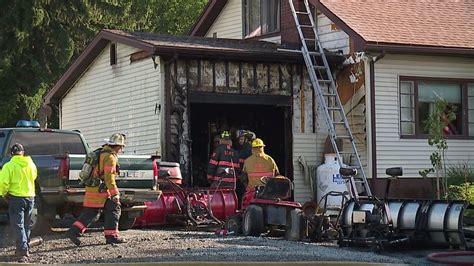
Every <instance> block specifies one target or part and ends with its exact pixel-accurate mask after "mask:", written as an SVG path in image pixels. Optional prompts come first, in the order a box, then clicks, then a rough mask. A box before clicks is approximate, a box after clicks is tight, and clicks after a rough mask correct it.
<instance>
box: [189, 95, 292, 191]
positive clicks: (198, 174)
mask: <svg viewBox="0 0 474 266" xmlns="http://www.w3.org/2000/svg"><path fill="white" fill-rule="evenodd" d="M190 107H191V110H190V114H191V139H192V145H191V148H192V150H191V154H192V173H193V175H192V176H193V180H192V183H193V185H194V186H208V185H209V184H208V182H207V166H208V163H209V157H210V154H211V152H212V151H213V144H212V142H213V139H214V138H215V137H216V136H218V135H219V134H220V133H221V132H222V131H223V130H229V131H230V133H231V134H232V141H233V143H235V142H236V139H235V134H236V131H237V130H239V129H247V130H250V131H253V132H255V134H256V135H257V138H261V139H262V140H263V141H264V142H265V145H266V146H265V153H267V154H268V155H270V156H272V158H273V159H274V160H275V162H276V163H277V165H278V168H279V170H280V173H281V174H283V175H285V176H287V177H289V178H292V176H290V173H292V169H290V168H291V162H292V158H291V145H292V143H291V120H290V119H291V115H290V111H291V109H290V107H289V106H278V105H261V104H215V103H191V105H190Z"/></svg>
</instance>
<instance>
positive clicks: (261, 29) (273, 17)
mask: <svg viewBox="0 0 474 266" xmlns="http://www.w3.org/2000/svg"><path fill="white" fill-rule="evenodd" d="M243 3H244V4H243V6H244V37H245V38H251V37H255V36H261V35H265V34H269V33H273V32H278V31H279V30H280V0H244V2H243Z"/></svg>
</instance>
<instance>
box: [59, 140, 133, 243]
mask: <svg viewBox="0 0 474 266" xmlns="http://www.w3.org/2000/svg"><path fill="white" fill-rule="evenodd" d="M124 146H125V135H123V134H119V133H115V134H113V135H112V136H111V137H110V138H109V139H106V140H105V145H104V146H103V148H102V151H101V153H100V156H99V163H98V165H97V166H96V167H95V168H94V170H93V172H92V176H93V178H98V179H100V180H98V181H99V182H93V183H95V184H98V185H93V186H87V185H86V194H85V196H84V203H83V206H84V209H83V211H82V213H81V215H80V216H79V218H78V219H77V221H76V222H74V223H73V224H72V226H71V227H70V228H69V230H68V232H67V236H68V237H69V239H71V241H72V242H73V243H74V244H76V245H77V246H79V245H80V244H81V241H80V240H79V238H78V237H79V236H80V235H81V234H82V233H84V232H85V230H86V228H87V227H88V226H89V225H90V224H91V222H93V221H95V220H97V219H98V218H99V217H100V214H101V212H102V211H104V218H105V219H104V235H105V239H106V243H107V244H120V243H125V241H124V240H123V239H121V238H119V237H118V233H119V232H118V223H119V219H120V213H121V208H120V193H119V190H118V187H117V184H116V180H115V178H116V176H117V174H118V160H117V154H118V153H119V152H120V151H121V150H122V149H123V147H124Z"/></svg>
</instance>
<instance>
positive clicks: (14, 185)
mask: <svg viewBox="0 0 474 266" xmlns="http://www.w3.org/2000/svg"><path fill="white" fill-rule="evenodd" d="M37 176H38V170H37V169H36V165H35V163H34V162H33V160H32V159H31V157H30V156H23V155H15V156H13V157H12V158H11V159H10V161H9V162H8V163H6V164H5V165H3V168H2V171H1V172H0V196H5V195H6V194H10V195H12V196H15V197H24V198H26V197H34V196H35V180H36V177H37Z"/></svg>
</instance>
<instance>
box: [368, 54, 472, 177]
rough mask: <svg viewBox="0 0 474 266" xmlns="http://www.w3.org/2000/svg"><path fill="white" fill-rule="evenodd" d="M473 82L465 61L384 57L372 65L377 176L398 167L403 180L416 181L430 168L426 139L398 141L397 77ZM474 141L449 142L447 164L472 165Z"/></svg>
mask: <svg viewBox="0 0 474 266" xmlns="http://www.w3.org/2000/svg"><path fill="white" fill-rule="evenodd" d="M400 76H414V77H431V78H459V79H474V60H472V59H469V58H454V57H435V56H409V55H386V56H385V57H384V58H382V59H381V60H379V61H378V62H377V63H376V64H375V112H376V122H375V125H376V156H377V176H378V177H385V169H386V168H388V167H394V166H402V167H403V176H404V177H420V175H419V174H418V171H419V170H421V169H425V168H429V167H430V159H429V156H430V154H431V152H432V151H433V148H431V147H430V146H428V143H427V139H402V138H400V129H399V95H398V94H399V86H398V82H399V77H400ZM473 159H474V140H461V139H449V140H448V151H447V160H448V163H453V164H456V163H460V162H472V160H473Z"/></svg>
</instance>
